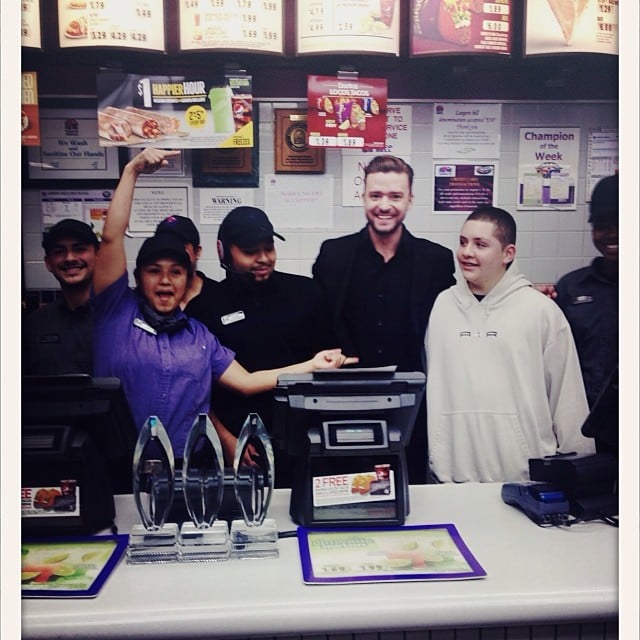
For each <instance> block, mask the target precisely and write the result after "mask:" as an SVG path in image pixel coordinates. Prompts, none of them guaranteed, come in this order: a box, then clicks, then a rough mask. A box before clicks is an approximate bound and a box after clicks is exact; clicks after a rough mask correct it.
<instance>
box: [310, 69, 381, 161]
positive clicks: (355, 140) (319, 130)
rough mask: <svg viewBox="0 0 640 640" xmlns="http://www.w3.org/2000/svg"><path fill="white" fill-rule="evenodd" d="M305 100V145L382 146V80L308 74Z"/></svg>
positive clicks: (367, 147)
mask: <svg viewBox="0 0 640 640" xmlns="http://www.w3.org/2000/svg"><path fill="white" fill-rule="evenodd" d="M307 100H308V113H307V129H308V131H309V146H311V147H342V148H364V149H375V150H382V149H384V148H385V146H386V129H387V81H386V80H383V79H379V78H358V77H341V76H338V77H333V76H308V78H307Z"/></svg>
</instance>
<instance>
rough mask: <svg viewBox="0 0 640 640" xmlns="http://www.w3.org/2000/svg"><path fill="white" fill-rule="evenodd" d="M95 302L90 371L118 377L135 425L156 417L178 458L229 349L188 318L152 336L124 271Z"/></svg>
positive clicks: (230, 354)
mask: <svg viewBox="0 0 640 640" xmlns="http://www.w3.org/2000/svg"><path fill="white" fill-rule="evenodd" d="M94 303H95V307H94V336H93V341H94V346H93V348H94V375H95V376H98V377H106V376H113V377H116V378H120V381H121V383H122V387H123V389H124V393H125V396H126V398H127V400H128V402H129V406H130V408H131V412H132V414H133V419H134V420H135V423H136V425H137V427H138V429H140V428H141V427H142V425H143V424H144V422H145V420H146V419H147V418H148V417H149V416H150V415H156V416H158V417H159V418H160V420H161V421H162V424H163V425H164V427H165V429H166V430H167V433H168V434H169V438H170V439H171V444H172V446H173V453H174V455H175V457H176V458H182V457H183V453H184V445H185V442H186V439H187V435H188V433H189V430H190V428H191V425H192V424H193V421H194V420H195V418H196V417H197V416H198V414H200V413H207V412H208V411H209V405H210V398H211V384H212V381H215V380H217V379H218V378H219V377H220V376H221V375H222V374H223V373H224V372H225V370H226V369H227V367H228V366H229V365H230V364H231V362H232V360H233V359H234V357H235V354H234V352H233V351H231V350H230V349H227V348H226V347H223V346H222V345H221V344H220V343H219V342H218V339H217V338H216V337H215V336H214V335H213V334H212V333H210V332H209V330H208V329H207V328H206V327H205V326H204V325H203V324H201V323H200V322H198V321H197V320H194V319H193V318H188V326H187V327H185V328H182V329H179V330H178V331H176V332H175V333H173V334H171V335H170V334H168V333H159V334H157V335H154V333H153V331H152V330H151V328H150V327H149V326H148V325H147V324H146V322H145V320H144V318H143V316H142V313H141V312H140V310H139V297H138V294H137V293H136V292H135V291H133V290H132V289H130V288H129V285H128V276H127V274H126V273H124V274H123V275H122V276H121V277H120V278H119V279H118V280H116V281H115V282H114V283H113V284H112V285H110V286H109V287H107V288H106V289H105V290H104V291H102V292H101V293H100V294H99V295H97V296H95V298H94ZM185 317H186V316H185Z"/></svg>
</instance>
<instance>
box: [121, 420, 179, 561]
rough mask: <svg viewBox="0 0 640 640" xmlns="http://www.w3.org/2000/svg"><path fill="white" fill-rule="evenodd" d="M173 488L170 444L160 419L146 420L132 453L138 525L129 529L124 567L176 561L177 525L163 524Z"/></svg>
mask: <svg viewBox="0 0 640 640" xmlns="http://www.w3.org/2000/svg"><path fill="white" fill-rule="evenodd" d="M174 485H175V464H174V459H173V449H172V447H171V441H170V440H169V436H168V435H167V432H166V430H165V428H164V426H163V424H162V422H161V421H160V419H159V418H158V417H157V416H149V418H147V420H146V422H145V423H144V425H143V426H142V430H141V431H140V435H139V436H138V441H137V442H136V446H135V449H134V452H133V497H134V499H135V502H136V507H137V508H138V513H139V514H140V518H141V520H142V524H136V525H134V526H133V527H132V529H131V533H130V535H129V547H128V549H127V562H128V563H130V564H140V563H152V562H153V563H155V562H171V561H174V560H177V559H178V525H177V524H176V523H165V520H166V518H167V515H168V513H169V509H171V504H172V502H173V490H174Z"/></svg>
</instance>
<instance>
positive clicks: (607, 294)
mask: <svg viewBox="0 0 640 640" xmlns="http://www.w3.org/2000/svg"><path fill="white" fill-rule="evenodd" d="M603 262H604V258H596V259H595V260H594V261H593V262H592V263H591V265H590V266H588V267H584V268H582V269H577V270H576V271H572V272H571V273H568V274H566V275H565V276H563V277H562V278H560V280H559V281H558V284H557V285H556V290H557V292H558V297H557V298H556V302H557V303H558V304H559V305H560V307H561V309H562V311H563V312H564V314H565V316H566V317H567V320H568V321H569V324H570V325H571V331H572V332H573V337H574V340H575V343H576V348H577V350H578V357H579V358H580V367H581V369H582V377H583V379H584V386H585V390H586V392H587V399H588V400H589V406H593V403H594V401H595V400H596V398H597V397H598V394H599V393H600V391H601V390H602V388H603V385H604V383H605V381H606V380H607V379H608V377H609V376H610V375H611V373H612V372H613V371H614V370H615V368H616V366H617V364H618V317H619V316H618V279H617V278H614V279H611V278H608V277H606V276H605V275H604V273H603V272H602V264H603Z"/></svg>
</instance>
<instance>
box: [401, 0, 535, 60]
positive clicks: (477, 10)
mask: <svg viewBox="0 0 640 640" xmlns="http://www.w3.org/2000/svg"><path fill="white" fill-rule="evenodd" d="M538 1H540V2H542V1H543V0H538ZM511 3H512V0H494V2H482V1H481V0H411V19H410V27H411V55H412V56H422V55H430V54H438V55H442V54H447V53H453V54H456V53H464V54H465V55H466V54H469V53H497V54H507V55H509V54H510V53H511V34H512V32H513V19H512V15H513V12H512V7H511Z"/></svg>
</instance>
